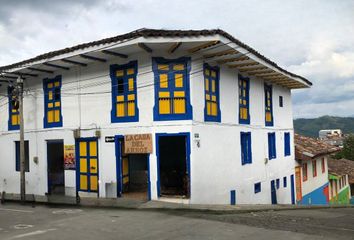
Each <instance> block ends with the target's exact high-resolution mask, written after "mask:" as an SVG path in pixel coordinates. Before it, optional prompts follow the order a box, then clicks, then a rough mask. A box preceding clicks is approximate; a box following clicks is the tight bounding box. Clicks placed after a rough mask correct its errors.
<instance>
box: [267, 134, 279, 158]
mask: <svg viewBox="0 0 354 240" xmlns="http://www.w3.org/2000/svg"><path fill="white" fill-rule="evenodd" d="M268 158H269V160H271V159H274V158H277V152H276V141H275V133H268Z"/></svg>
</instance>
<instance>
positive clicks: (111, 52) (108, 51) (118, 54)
mask: <svg viewBox="0 0 354 240" xmlns="http://www.w3.org/2000/svg"><path fill="white" fill-rule="evenodd" d="M101 52H102V53H104V54H107V55H112V56H116V57H121V58H128V55H126V54H122V53H117V52H113V51H110V50H102V51H101Z"/></svg>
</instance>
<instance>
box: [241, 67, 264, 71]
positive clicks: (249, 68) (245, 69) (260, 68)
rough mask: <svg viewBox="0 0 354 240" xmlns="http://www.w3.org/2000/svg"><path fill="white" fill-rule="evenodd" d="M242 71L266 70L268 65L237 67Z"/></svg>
mask: <svg viewBox="0 0 354 240" xmlns="http://www.w3.org/2000/svg"><path fill="white" fill-rule="evenodd" d="M237 69H238V70H239V71H240V72H247V71H248V72H254V71H260V70H265V69H267V67H254V66H253V67H252V66H251V67H242V68H237Z"/></svg>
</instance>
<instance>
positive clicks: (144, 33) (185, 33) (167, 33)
mask: <svg viewBox="0 0 354 240" xmlns="http://www.w3.org/2000/svg"><path fill="white" fill-rule="evenodd" d="M216 34H219V35H221V36H223V37H225V38H227V39H228V40H230V42H233V43H235V44H237V45H239V46H241V47H243V48H245V49H246V50H248V51H249V52H251V53H253V54H254V55H255V56H257V57H259V58H260V59H262V60H263V61H265V62H267V63H268V64H270V65H271V66H273V67H274V68H276V69H278V70H280V71H281V72H283V73H286V74H289V75H290V76H292V77H296V78H300V79H302V80H303V81H305V82H306V83H307V84H309V85H310V86H311V85H312V83H311V82H310V81H309V80H307V79H306V78H304V77H301V76H299V75H296V74H294V73H291V72H288V71H286V70H285V69H283V68H281V67H279V66H278V65H277V64H276V63H275V62H273V61H271V60H269V59H268V58H266V57H265V56H263V55H262V54H260V53H259V52H257V51H256V50H254V49H253V48H251V47H250V46H248V45H246V44H245V43H243V42H241V41H240V40H238V39H236V38H235V37H233V36H232V35H230V34H228V33H227V32H225V31H223V30H221V29H213V30H162V29H147V28H142V29H139V30H135V31H132V32H130V33H126V34H122V35H118V36H115V37H110V38H105V39H102V40H98V41H93V42H88V43H83V44H79V45H76V46H73V47H69V48H64V49H61V50H57V51H53V52H48V53H45V54H42V55H39V56H37V57H34V58H30V59H27V60H24V61H21V62H17V63H14V64H11V65H7V66H2V67H0V71H6V70H10V69H12V68H17V67H21V66H23V65H24V64H30V63H33V62H36V61H41V60H45V59H48V58H52V57H56V56H59V55H62V54H66V53H70V52H73V51H77V50H82V49H85V48H88V47H94V46H99V45H104V44H109V43H115V42H119V41H123V40H131V39H135V38H138V37H145V38H151V37H200V36H212V35H216Z"/></svg>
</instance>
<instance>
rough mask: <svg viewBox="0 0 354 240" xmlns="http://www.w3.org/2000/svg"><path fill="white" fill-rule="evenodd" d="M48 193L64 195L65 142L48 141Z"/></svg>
mask: <svg viewBox="0 0 354 240" xmlns="http://www.w3.org/2000/svg"><path fill="white" fill-rule="evenodd" d="M47 164H48V169H47V171H48V194H55V195H57V194H58V195H64V194H65V189H64V143H63V141H62V140H58V141H47Z"/></svg>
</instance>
